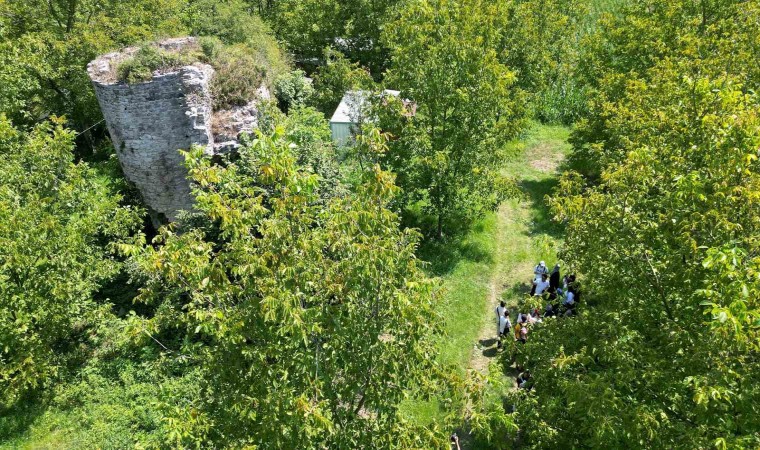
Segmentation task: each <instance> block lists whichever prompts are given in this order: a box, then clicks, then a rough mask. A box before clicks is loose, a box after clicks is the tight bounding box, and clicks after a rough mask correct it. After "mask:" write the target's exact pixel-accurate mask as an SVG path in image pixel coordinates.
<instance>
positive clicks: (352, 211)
mask: <svg viewBox="0 0 760 450" xmlns="http://www.w3.org/2000/svg"><path fill="white" fill-rule="evenodd" d="M282 133H283V131H282V130H281V129H280V128H276V129H275V132H274V134H273V135H272V136H266V135H263V134H259V135H258V136H257V138H256V139H255V140H253V141H252V142H251V143H250V144H249V145H248V146H246V147H245V148H243V149H242V150H241V154H240V159H239V160H238V161H236V162H234V163H229V164H228V165H226V166H218V165H214V164H212V163H211V161H210V160H209V159H207V158H204V157H202V153H201V152H200V151H196V152H191V153H189V154H188V166H189V168H190V173H191V176H192V179H193V180H194V182H195V183H196V184H197V188H196V190H195V192H196V195H197V201H198V202H197V210H198V212H199V213H200V214H202V215H203V216H204V217H205V218H206V225H205V226H202V227H197V228H188V227H185V229H184V230H183V232H182V233H179V234H178V233H176V232H174V231H173V230H172V228H164V229H162V231H161V232H160V234H159V236H157V237H156V239H155V240H154V242H153V243H152V244H150V245H147V244H146V245H141V246H123V250H124V251H126V252H127V253H128V254H130V255H132V259H133V261H134V263H135V264H136V267H138V269H139V270H138V273H139V274H141V276H142V277H143V278H144V279H145V280H147V284H146V286H145V288H144V289H143V290H142V292H141V293H140V296H139V299H138V300H139V301H140V302H144V303H147V304H151V305H154V306H155V308H156V314H155V316H154V317H151V318H146V319H145V320H144V324H145V327H146V329H148V330H151V332H152V333H153V334H154V335H156V336H161V333H163V332H165V331H166V330H176V331H177V332H179V333H181V334H182V335H184V338H182V339H180V342H182V344H181V348H180V349H179V350H177V349H175V353H174V354H175V355H180V356H178V357H180V358H186V357H189V358H193V360H194V361H196V362H197V363H198V364H199V365H200V367H201V368H202V373H203V378H204V380H205V384H204V386H205V387H204V395H203V398H202V399H199V401H198V402H197V403H196V404H195V405H194V406H192V408H191V407H188V410H186V411H184V413H183V414H182V415H180V417H178V418H176V420H177V423H178V427H180V429H181V430H184V431H183V433H179V435H181V436H184V438H182V439H184V440H180V441H177V442H176V443H174V444H173V445H178V446H187V445H191V443H192V442H204V443H205V444H204V445H208V443H209V442H213V443H216V444H218V445H220V446H233V447H240V446H245V445H256V446H262V447H266V448H314V447H322V446H324V447H330V448H348V447H351V448H357V447H359V448H361V447H396V446H402V447H403V446H404V445H405V444H404V442H407V443H408V442H417V443H416V444H414V445H417V446H419V445H423V446H424V445H429V443H428V444H421V443H420V441H418V440H419V439H421V436H423V435H422V434H420V433H418V431H419V430H415V429H414V427H412V426H411V425H409V424H406V423H405V422H403V421H402V420H401V419H400V417H399V414H398V411H397V407H398V404H399V402H400V401H401V399H402V398H404V395H405V393H406V392H407V390H408V389H410V388H412V387H414V386H425V385H426V384H427V383H429V382H430V381H431V379H435V375H434V374H435V372H436V370H437V369H436V366H435V363H433V362H432V361H431V359H430V357H431V355H432V354H433V352H434V350H433V341H432V339H433V331H434V329H435V323H436V317H437V316H436V312H435V310H434V283H433V282H432V281H431V280H429V279H426V278H425V276H424V275H423V273H422V272H421V270H420V268H419V267H418V262H417V260H416V258H415V257H414V251H415V249H416V245H417V239H418V236H417V234H416V233H415V232H414V231H411V230H405V231H400V230H399V221H398V217H397V216H396V214H394V213H392V212H391V211H389V210H388V209H387V207H386V205H387V204H388V202H389V201H390V199H391V198H392V196H393V195H394V193H395V192H396V190H397V188H396V187H394V185H393V178H392V176H391V175H390V174H388V173H386V172H383V171H381V170H379V169H378V168H375V170H373V171H371V172H368V173H367V174H366V175H367V177H366V180H365V183H364V184H363V185H362V186H361V187H360V188H359V190H358V192H357V193H356V194H355V195H352V196H346V197H337V198H334V199H332V200H331V201H330V202H329V203H328V204H327V205H326V206H321V205H320V204H319V202H318V201H317V198H316V189H317V186H318V185H319V183H320V181H319V179H318V177H317V176H316V175H314V174H313V173H310V172H308V171H304V170H303V169H302V168H300V167H298V166H297V165H296V163H295V156H294V155H293V153H292V151H291V148H290V145H289V143H288V141H286V140H284V139H283V137H282ZM251 175H253V176H251ZM214 236H215V237H216V238H215V239H214V238H213V237H214ZM173 420H175V419H173ZM410 439H411V440H412V441H410Z"/></svg>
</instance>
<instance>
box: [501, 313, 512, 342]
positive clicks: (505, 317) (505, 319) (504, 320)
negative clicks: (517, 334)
mask: <svg viewBox="0 0 760 450" xmlns="http://www.w3.org/2000/svg"><path fill="white" fill-rule="evenodd" d="M511 328H512V321H511V320H509V312H508V311H507V310H506V309H505V310H504V313H503V314H502V315H501V316H499V336H501V335H503V334H504V333H508V332H509V330H510V329H511Z"/></svg>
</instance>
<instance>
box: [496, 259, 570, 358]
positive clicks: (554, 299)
mask: <svg viewBox="0 0 760 450" xmlns="http://www.w3.org/2000/svg"><path fill="white" fill-rule="evenodd" d="M560 283H561V285H560ZM530 295H531V296H537V297H544V298H545V299H546V300H547V302H548V303H547V304H546V307H545V308H544V312H543V314H542V313H541V311H540V310H539V309H538V308H535V309H533V310H532V311H530V312H528V313H518V314H517V319H516V323H515V324H514V326H512V320H511V318H510V312H509V310H508V309H507V305H506V303H504V302H500V303H499V306H497V307H496V319H497V321H496V326H497V332H498V335H499V340H498V348H501V347H502V339H503V338H504V337H505V336H507V335H510V334H511V335H512V336H513V337H514V339H515V341H519V342H522V343H525V342H526V341H527V339H528V329H529V327H530V326H531V325H533V324H535V323H539V322H541V321H542V320H543V319H542V317H556V316H560V315H562V316H572V315H574V314H575V307H576V306H577V304H578V301H579V300H580V296H579V294H578V290H577V287H576V283H575V275H569V276H568V275H566V276H565V277H564V278H562V279H560V265H559V263H558V264H555V265H554V269H553V270H552V272H551V273H549V270H548V267H547V266H546V263H545V262H544V261H541V262H539V263H538V265H536V267H535V269H534V270H533V282H532V286H531V290H530Z"/></svg>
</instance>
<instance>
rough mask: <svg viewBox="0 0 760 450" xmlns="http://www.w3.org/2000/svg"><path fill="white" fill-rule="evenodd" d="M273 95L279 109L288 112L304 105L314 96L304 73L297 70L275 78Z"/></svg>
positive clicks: (312, 88)
mask: <svg viewBox="0 0 760 450" xmlns="http://www.w3.org/2000/svg"><path fill="white" fill-rule="evenodd" d="M274 95H275V96H276V97H277V100H278V102H279V105H280V108H281V109H282V110H283V111H285V112H288V110H289V109H290V108H292V107H295V106H299V105H304V104H306V103H307V102H308V101H309V99H310V98H311V97H312V96H313V95H314V87H313V86H312V84H311V81H310V80H308V79H307V78H306V74H305V73H304V71H303V70H300V69H299V70H294V71H292V72H289V73H284V74H282V75H280V76H279V77H277V79H276V80H275V82H274Z"/></svg>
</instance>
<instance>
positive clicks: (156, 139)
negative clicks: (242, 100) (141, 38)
mask: <svg viewBox="0 0 760 450" xmlns="http://www.w3.org/2000/svg"><path fill="white" fill-rule="evenodd" d="M197 45H198V43H197V41H196V40H195V38H192V37H187V38H174V39H167V40H165V41H162V42H160V43H158V46H159V47H160V48H162V49H164V50H168V51H177V50H181V49H183V48H187V47H188V46H193V47H197ZM137 50H138V48H136V47H130V48H125V49H123V50H121V51H119V52H116V53H109V54H107V55H103V56H101V57H99V58H98V59H96V60H94V61H92V62H91V63H90V64H89V65H88V66H87V72H88V74H89V75H90V78H91V79H92V84H93V86H94V87H95V94H96V96H97V98H98V102H99V103H100V108H101V110H102V111H103V117H104V118H105V120H106V124H107V126H108V131H109V133H110V134H111V140H112V142H113V145H114V147H115V148H116V154H117V156H118V157H119V162H120V163H121V167H122V169H123V170H124V175H125V176H126V177H127V178H128V179H129V180H130V181H131V182H133V183H134V184H135V186H137V188H138V189H139V190H140V193H141V194H142V196H143V200H144V201H145V203H146V205H148V206H149V207H150V208H151V210H152V211H151V217H152V219H153V222H154V223H155V224H158V223H160V222H163V221H164V220H169V221H174V220H176V218H177V213H178V212H179V211H181V210H190V209H191V208H192V206H193V202H194V199H193V197H192V194H191V191H190V183H189V181H188V180H187V170H186V169H185V167H184V161H183V158H182V156H181V155H180V153H179V150H188V149H190V148H191V147H192V146H193V145H200V146H202V147H204V149H205V151H206V153H207V154H215V153H217V154H218V153H226V152H230V151H235V150H236V149H237V147H238V137H239V135H240V133H244V132H251V131H252V130H253V129H255V128H256V127H258V121H259V101H260V100H267V99H269V98H270V94H269V90H268V89H267V87H266V86H263V85H262V86H261V87H260V88H259V90H258V92H257V98H255V99H252V100H251V102H250V103H248V104H247V105H245V106H240V107H235V108H233V109H231V110H228V111H212V101H211V100H212V98H211V96H212V93H211V91H210V88H209V86H210V82H211V79H212V77H213V76H214V69H213V68H212V67H211V66H210V65H208V64H202V63H200V62H197V63H194V64H192V65H189V66H185V67H182V68H179V69H174V70H168V71H157V72H154V73H153V77H152V79H151V80H150V81H146V82H144V83H136V84H127V83H125V82H121V81H118V79H117V76H116V72H117V70H116V69H117V67H118V65H119V63H121V62H122V61H124V60H125V59H127V58H129V57H130V56H133V55H134V54H135V53H136V52H137ZM212 124H213V126H212Z"/></svg>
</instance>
